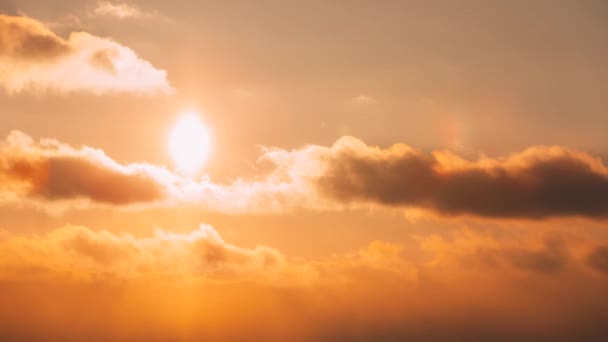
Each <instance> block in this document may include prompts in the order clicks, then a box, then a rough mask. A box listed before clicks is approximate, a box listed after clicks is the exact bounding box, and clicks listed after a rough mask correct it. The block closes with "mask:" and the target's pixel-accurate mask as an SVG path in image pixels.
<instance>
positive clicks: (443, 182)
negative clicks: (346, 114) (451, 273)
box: [315, 138, 608, 218]
mask: <svg viewBox="0 0 608 342" xmlns="http://www.w3.org/2000/svg"><path fill="white" fill-rule="evenodd" d="M351 140H353V138H347V139H346V140H345V139H342V140H341V141H339V142H338V143H337V145H338V146H341V145H344V146H346V148H334V149H332V150H331V153H329V155H327V156H324V157H323V161H324V163H325V165H326V167H327V168H326V170H325V172H324V173H322V174H321V175H320V176H319V177H318V178H316V180H315V182H316V185H317V187H318V188H319V190H320V191H321V193H323V194H324V195H326V196H329V197H330V198H333V199H336V200H338V201H341V202H347V203H350V202H356V201H368V202H376V203H381V204H385V205H392V206H406V207H418V208H424V209H431V210H435V211H437V212H439V213H441V214H446V215H456V214H472V215H478V216H486V217H526V218H542V217H550V216H588V217H606V216H608V169H607V168H606V167H605V166H604V165H603V164H602V163H601V162H599V161H598V160H596V159H594V158H592V157H591V156H589V155H586V154H583V153H578V152H573V151H570V150H567V149H565V148H561V147H546V148H545V147H537V148H531V149H528V150H526V151H524V152H521V153H518V154H515V155H512V156H510V157H508V158H502V159H484V160H480V161H478V162H470V161H466V160H463V159H461V158H459V157H457V156H454V155H452V154H447V153H434V154H429V155H427V154H423V153H419V152H417V151H415V150H412V149H410V148H407V147H406V146H404V145H396V146H393V147H392V148H390V149H386V150H378V149H374V148H371V147H368V146H366V145H363V143H362V142H360V141H356V142H355V143H354V144H353V143H352V141H351ZM344 146H343V147H344Z"/></svg>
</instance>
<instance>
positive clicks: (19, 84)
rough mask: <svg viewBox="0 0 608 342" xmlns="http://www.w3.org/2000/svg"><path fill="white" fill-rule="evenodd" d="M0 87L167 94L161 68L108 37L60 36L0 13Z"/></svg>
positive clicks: (13, 90) (14, 90) (12, 90)
mask: <svg viewBox="0 0 608 342" xmlns="http://www.w3.org/2000/svg"><path fill="white" fill-rule="evenodd" d="M0 76H1V77H0V87H2V88H4V89H5V90H6V91H8V92H9V93H19V92H23V91H56V92H73V91H86V92H92V93H95V94H101V93H108V92H135V93H172V92H173V88H172V87H171V86H170V85H169V83H168V81H167V76H166V72H165V71H164V70H159V69H156V68H155V67H154V66H153V65H152V64H150V63H149V62H147V61H145V60H143V59H141V58H140V57H138V56H137V54H136V53H135V52H134V51H133V50H131V49H129V48H128V47H125V46H123V45H120V44H118V43H116V42H114V41H112V40H110V39H106V38H100V37H96V36H94V35H91V34H89V33H86V32H73V33H71V34H70V36H69V37H68V39H63V38H61V37H59V36H58V35H56V34H55V33H53V32H52V31H50V30H49V29H48V28H46V27H45V26H44V25H43V24H41V23H40V22H38V21H36V20H35V19H32V18H28V17H23V16H9V15H3V14H0Z"/></svg>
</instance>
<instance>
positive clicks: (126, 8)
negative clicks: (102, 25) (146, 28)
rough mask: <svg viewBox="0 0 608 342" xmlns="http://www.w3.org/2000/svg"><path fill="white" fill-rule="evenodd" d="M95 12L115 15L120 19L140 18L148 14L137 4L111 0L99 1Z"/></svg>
mask: <svg viewBox="0 0 608 342" xmlns="http://www.w3.org/2000/svg"><path fill="white" fill-rule="evenodd" d="M94 12H95V14H97V15H107V16H113V17H116V18H119V19H126V18H140V17H142V16H145V15H147V14H146V13H144V12H143V11H142V10H140V9H139V8H138V7H137V6H135V5H130V4H128V3H124V2H123V3H112V2H110V1H103V2H99V3H98V4H97V7H96V8H95V10H94Z"/></svg>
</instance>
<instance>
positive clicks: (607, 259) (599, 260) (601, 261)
mask: <svg viewBox="0 0 608 342" xmlns="http://www.w3.org/2000/svg"><path fill="white" fill-rule="evenodd" d="M587 263H588V264H589V265H590V266H591V267H593V268H594V269H596V270H598V271H600V272H603V273H606V274H608V245H606V246H600V247H598V248H596V249H595V250H593V252H591V254H589V256H588V257H587Z"/></svg>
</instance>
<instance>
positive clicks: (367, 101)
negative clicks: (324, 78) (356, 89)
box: [350, 95, 376, 105]
mask: <svg viewBox="0 0 608 342" xmlns="http://www.w3.org/2000/svg"><path fill="white" fill-rule="evenodd" d="M350 101H351V102H352V103H354V104H358V105H371V104H374V103H376V99H375V98H373V97H372V96H369V95H358V96H355V97H353V98H351V99H350Z"/></svg>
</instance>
